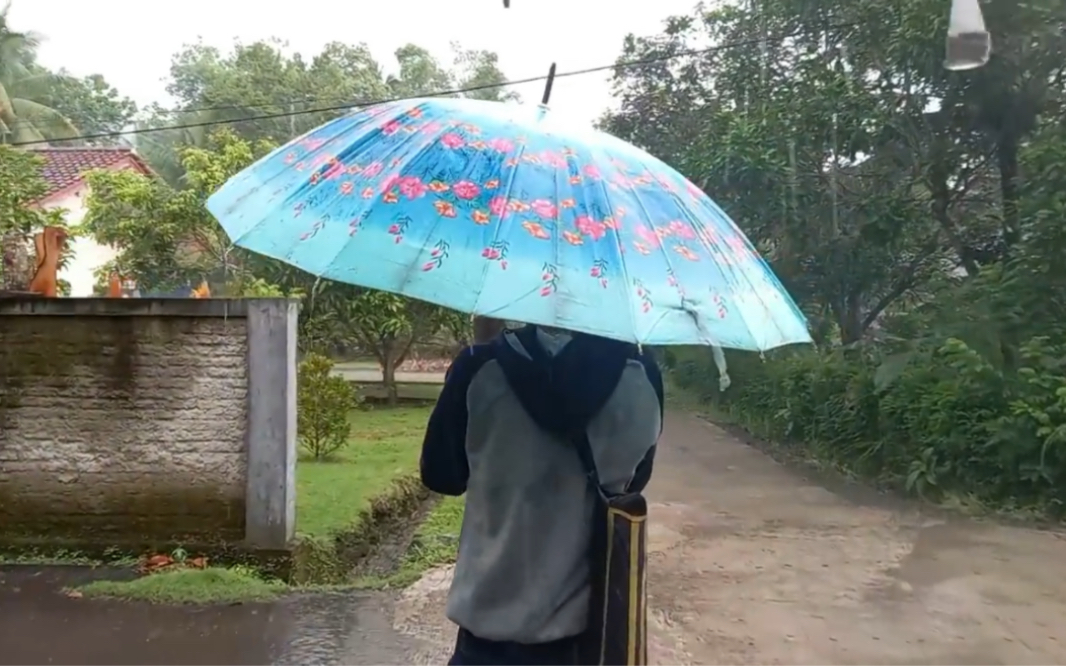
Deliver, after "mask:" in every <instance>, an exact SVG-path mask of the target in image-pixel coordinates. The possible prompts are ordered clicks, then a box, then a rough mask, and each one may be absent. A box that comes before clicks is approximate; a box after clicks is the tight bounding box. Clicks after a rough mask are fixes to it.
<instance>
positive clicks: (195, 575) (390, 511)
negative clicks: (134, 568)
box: [71, 406, 429, 604]
mask: <svg viewBox="0 0 1066 666" xmlns="http://www.w3.org/2000/svg"><path fill="white" fill-rule="evenodd" d="M428 416H429V408H428V407H424V406H423V407H404V408H397V409H373V410H367V411H358V412H355V413H353V414H352V417H351V422H352V431H351V438H350V440H349V442H348V445H347V446H346V447H344V448H343V449H342V450H340V451H338V452H337V454H336V455H335V456H333V457H332V458H331V459H330V460H326V461H315V460H307V459H301V460H299V461H298V463H297V467H296V484H297V504H296V529H297V532H298V534H299V539H298V543H297V545H296V548H295V552H294V563H293V582H294V583H296V584H297V585H322V584H334V585H336V584H345V583H349V584H350V583H351V581H349V580H348V579H347V574H348V572H350V571H351V569H352V567H353V565H354V561H355V560H357V559H358V558H360V557H363V556H365V555H366V553H367V551H368V549H369V547H370V546H372V545H373V544H374V542H375V541H376V540H377V539H380V538H381V536H382V535H381V528H380V527H378V525H379V524H380V523H383V522H385V521H388V520H390V519H392V518H396V517H398V516H400V514H404V512H406V514H404V515H405V516H409V515H410V513H411V512H412V511H413V510H414V509H415V508H416V507H417V504H418V502H419V501H420V499H421V496H422V495H421V493H422V489H421V487H420V485H419V484H418V483H417V481H416V480H412V479H413V475H414V474H415V473H416V470H417V467H418V452H419V448H420V445H421V441H422V433H423V431H424V429H425V423H426V419H427V418H428ZM290 589H292V588H291V587H290V586H288V585H286V584H285V583H283V582H281V581H279V580H273V579H269V578H266V577H264V576H263V575H262V574H260V573H259V572H258V571H257V570H256V569H254V568H250V567H243V566H235V567H217V566H208V567H205V568H193V567H183V566H176V567H171V568H167V569H164V570H161V571H159V572H158V573H152V574H149V575H145V576H142V577H140V578H137V579H134V580H131V581H98V582H94V583H90V584H88V585H85V586H83V587H80V588H77V589H76V590H73V591H72V592H71V593H72V595H73V596H84V597H114V598H122V599H141V600H146V601H152V602H159V603H201V604H203V603H234V602H242V601H257V600H263V599H269V598H271V597H275V596H277V595H279V594H283V593H284V592H286V591H287V590H290Z"/></svg>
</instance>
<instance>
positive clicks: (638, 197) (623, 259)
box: [600, 181, 673, 344]
mask: <svg viewBox="0 0 1066 666" xmlns="http://www.w3.org/2000/svg"><path fill="white" fill-rule="evenodd" d="M600 188H601V189H602V190H603V197H604V198H605V199H607V200H608V201H609V202H610V200H611V196H610V195H609V194H608V191H607V185H604V184H603V183H602V181H601V182H600ZM626 188H627V189H628V190H629V193H630V194H631V195H632V197H633V200H634V201H636V205H637V206H639V207H641V212H642V213H644V218H645V220H647V221H648V225H650V226H651V227H652V230H653V229H655V221H653V220H652V218H651V214H650V213H649V212H648V209H647V207H646V206H644V201H642V200H641V195H640V194H639V193H637V192H636V190H635V189H634V188H633V185H632V184H631V183H629V182H627V183H626ZM611 210H612V211H614V207H613V206H612V208H611ZM615 234H617V235H618V262H619V263H620V264H621V271H623V273H624V274H625V276H626V289H627V290H628V289H632V288H633V285H632V283H631V282H630V278H629V269H628V266H626V255H624V254H623V253H621V235H620V234H618V230H617V229H616V230H615ZM666 265H667V266H669V261H668V260H667V261H666ZM671 267H673V266H671ZM626 304H627V305H628V306H629V319H630V321H631V322H632V324H631V327H632V330H633V338H634V339H635V338H636V311H635V310H634V309H633V307H632V305H631V304H630V303H629V298H627V299H626ZM664 315H665V313H664ZM660 320H661V318H660ZM658 324H659V322H656V324H655V325H656V326H657V325H658ZM653 328H655V326H652V328H649V329H648V335H650V334H651V331H652V330H653ZM634 341H635V342H636V344H641V343H642V342H643V340H639V339H637V340H634Z"/></svg>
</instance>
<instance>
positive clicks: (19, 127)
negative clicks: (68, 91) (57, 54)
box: [0, 3, 78, 143]
mask: <svg viewBox="0 0 1066 666" xmlns="http://www.w3.org/2000/svg"><path fill="white" fill-rule="evenodd" d="M10 9H11V4H10V3H8V4H7V5H4V8H3V9H0V143H23V142H31V141H47V140H53V139H67V138H71V137H74V136H77V134H78V130H77V128H76V127H74V125H73V124H71V122H70V120H69V119H68V118H66V117H64V116H63V114H62V113H60V112H59V111H57V110H56V109H53V108H50V107H48V106H47V105H45V104H42V103H40V102H39V101H37V98H38V95H40V94H42V85H46V84H47V83H48V82H49V75H48V74H46V73H42V72H40V71H36V70H35V68H34V58H35V55H36V49H37V45H38V44H40V40H41V38H40V35H38V34H36V33H32V32H16V31H14V30H12V29H11V26H10V24H9V22H8V11H9V10H10Z"/></svg>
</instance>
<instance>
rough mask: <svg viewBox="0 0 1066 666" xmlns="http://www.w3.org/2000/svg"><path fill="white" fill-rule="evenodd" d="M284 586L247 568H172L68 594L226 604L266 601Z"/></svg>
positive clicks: (90, 586)
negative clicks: (171, 569)
mask: <svg viewBox="0 0 1066 666" xmlns="http://www.w3.org/2000/svg"><path fill="white" fill-rule="evenodd" d="M287 590H288V586H286V585H285V583H283V582H281V581H280V580H268V579H265V578H262V577H260V576H259V574H258V572H257V571H255V570H254V569H251V568H248V567H228V568H223V567H208V568H206V569H175V570H173V571H162V572H160V573H156V574H150V575H147V576H141V577H140V578H135V579H133V580H129V581H109V580H99V581H95V582H92V583H89V584H87V585H83V586H81V587H79V588H77V590H74V591H71V592H68V594H69V595H71V596H77V597H85V598H110V599H128V600H138V601H148V602H152V603H158V604H227V603H241V602H252V601H267V600H269V599H273V598H275V597H277V596H279V595H282V594H284V593H285V592H286V591H287Z"/></svg>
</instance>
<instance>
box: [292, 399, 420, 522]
mask: <svg viewBox="0 0 1066 666" xmlns="http://www.w3.org/2000/svg"><path fill="white" fill-rule="evenodd" d="M428 418H429V408H428V407H398V408H395V409H372V410H367V411H357V412H354V413H353V414H352V417H351V421H352V436H351V440H350V441H349V443H348V446H347V447H345V448H344V449H342V450H341V451H339V452H338V453H337V455H336V456H335V458H334V459H333V460H329V461H323V462H317V461H313V460H300V461H299V463H298V464H297V466H296V531H297V532H299V533H300V534H303V535H307V536H313V537H328V536H330V535H333V534H336V533H337V532H338V531H341V530H345V529H351V528H352V527H353V526H354V524H355V522H356V520H357V519H358V518H359V513H360V512H361V511H362V510H363V509H364V508H366V507H367V506H368V504H369V502H370V499H371V498H372V497H374V496H376V495H378V494H380V493H382V492H384V491H385V490H387V489H388V487H389V485H390V484H391V483H392V482H393V480H395V479H397V478H399V477H401V476H404V475H407V474H411V473H413V472H414V471H415V470H417V469H418V454H419V449H420V447H421V445H422V435H423V433H424V432H425V428H426V421H427V420H428Z"/></svg>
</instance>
